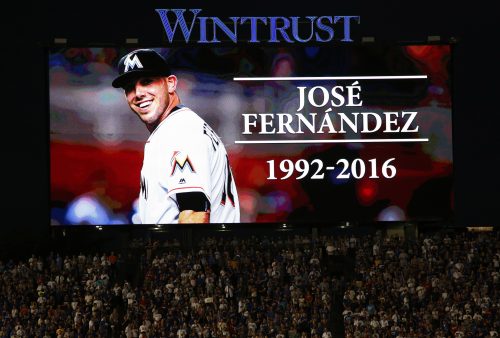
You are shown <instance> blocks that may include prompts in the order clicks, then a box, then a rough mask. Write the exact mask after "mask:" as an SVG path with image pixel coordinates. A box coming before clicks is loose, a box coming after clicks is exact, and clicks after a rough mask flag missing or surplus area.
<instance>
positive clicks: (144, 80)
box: [141, 79, 153, 86]
mask: <svg viewBox="0 0 500 338" xmlns="http://www.w3.org/2000/svg"><path fill="white" fill-rule="evenodd" d="M151 82H153V80H152V79H143V80H141V84H142V85H143V86H147V85H148V84H150V83H151Z"/></svg>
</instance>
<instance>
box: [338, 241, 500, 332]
mask: <svg viewBox="0 0 500 338" xmlns="http://www.w3.org/2000/svg"><path fill="white" fill-rule="evenodd" d="M363 243H364V244H363V245H361V246H359V247H358V248H357V253H356V264H357V266H356V272H357V277H356V278H355V279H354V280H353V281H352V282H351V283H350V284H349V285H348V287H347V289H346V291H345V294H344V299H343V303H344V312H343V315H344V322H345V332H346V337H497V336H498V332H499V329H500V312H499V307H500V297H499V296H500V283H499V281H500V279H499V277H500V242H499V233H498V232H494V233H490V234H487V235H479V236H478V235H475V234H470V233H460V234H444V233H435V234H433V236H422V237H421V240H418V241H416V242H410V241H403V240H401V239H400V238H397V237H393V238H388V237H386V238H382V237H374V238H371V239H370V240H367V241H363Z"/></svg>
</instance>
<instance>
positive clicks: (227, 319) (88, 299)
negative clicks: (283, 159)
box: [0, 232, 500, 338]
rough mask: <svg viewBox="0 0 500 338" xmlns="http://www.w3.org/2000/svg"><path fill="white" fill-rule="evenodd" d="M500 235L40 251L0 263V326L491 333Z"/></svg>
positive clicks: (78, 332) (1, 332) (188, 333)
mask: <svg viewBox="0 0 500 338" xmlns="http://www.w3.org/2000/svg"><path fill="white" fill-rule="evenodd" d="M498 240H499V236H498V232H494V233H489V234H488V235H486V236H481V235H475V234H462V233H457V234H455V233H453V234H442V233H437V234H435V235H433V236H421V239H419V240H417V241H404V240H402V239H400V238H397V237H392V238H389V237H383V236H381V235H380V234H378V235H374V236H371V235H367V236H362V237H355V236H342V237H332V236H328V237H327V236H322V237H319V238H315V239H313V238H311V237H310V236H292V237H288V238H283V237H282V238H278V237H276V238H271V237H265V236H259V237H257V236H253V237H251V238H246V239H243V238H239V239H237V238H230V239H226V238H222V237H221V238H215V237H209V238H204V239H203V240H202V241H201V242H200V243H198V244H197V245H196V248H195V249H192V250H186V249H183V248H182V247H181V245H180V243H179V242H178V241H172V240H171V241H169V242H165V243H164V244H160V243H159V242H154V241H153V242H142V241H141V240H134V241H132V242H131V245H130V248H128V250H129V252H128V253H120V254H115V253H114V252H110V253H107V254H88V253H80V254H78V255H66V256H63V255H59V254H54V253H51V254H49V255H48V256H47V257H45V258H42V257H37V256H35V255H33V256H32V257H31V258H29V259H28V260H26V261H19V262H14V261H12V260H9V261H6V262H0V312H1V317H0V337H58V338H59V337H61V338H62V337H127V338H128V337H277V338H285V337H291V338H293V337H320V338H328V337H333V336H338V335H339V333H340V334H341V333H342V332H340V331H339V330H344V331H343V333H344V334H345V335H346V336H347V337H494V336H498V331H499V327H500V315H499V312H498V308H499V303H500V298H499V277H500V244H499V241H498ZM130 250H131V251H130ZM131 252H132V253H133V255H131V254H130V253H131ZM338 255H354V256H355V262H356V263H355V264H356V265H355V270H354V271H355V275H354V278H352V279H351V280H350V281H344V280H343V279H342V280H341V279H339V276H338V275H335V276H334V275H332V273H331V271H330V270H329V265H328V263H329V262H331V260H334V259H335V257H338ZM127 257H128V258H127ZM130 257H134V258H136V262H137V264H135V267H134V269H133V270H134V271H133V272H134V273H133V274H134V275H136V276H138V277H139V278H136V279H135V280H131V279H130V278H128V277H130V274H127V273H124V270H130V269H131V266H130V265H127V263H126V262H127V260H128V259H129V258H130ZM129 272H130V271H129ZM336 290H341V292H340V298H341V299H342V296H343V307H342V302H340V303H339V304H338V308H335V307H334V306H333V304H334V303H335V302H334V301H333V297H335V294H336ZM334 311H338V312H339V313H342V315H343V324H344V329H342V328H341V327H339V326H338V325H336V323H335V321H334V316H333V312H334ZM341 323H342V320H341ZM336 330H337V331H336Z"/></svg>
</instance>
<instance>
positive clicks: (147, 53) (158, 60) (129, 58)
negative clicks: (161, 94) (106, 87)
mask: <svg viewBox="0 0 500 338" xmlns="http://www.w3.org/2000/svg"><path fill="white" fill-rule="evenodd" d="M118 74H119V76H118V77H117V78H116V79H114V80H113V83H112V85H113V87H115V88H123V87H124V86H125V85H126V84H127V83H128V82H129V81H130V80H132V79H133V78H137V77H140V76H168V75H171V74H172V73H171V71H170V67H169V66H168V63H167V61H165V59H164V58H163V57H162V56H161V55H160V54H158V53H157V52H156V51H154V50H152V49H137V50H134V51H132V52H130V53H128V54H127V55H125V56H123V57H122V58H121V59H120V62H118Z"/></svg>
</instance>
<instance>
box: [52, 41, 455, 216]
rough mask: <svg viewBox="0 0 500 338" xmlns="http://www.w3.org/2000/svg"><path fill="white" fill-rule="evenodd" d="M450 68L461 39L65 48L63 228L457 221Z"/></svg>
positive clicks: (59, 67)
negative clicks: (454, 42) (420, 42)
mask: <svg viewBox="0 0 500 338" xmlns="http://www.w3.org/2000/svg"><path fill="white" fill-rule="evenodd" d="M450 59H451V48H450V46H449V45H407V46H400V45H397V46H395V45H390V46H389V45H376V44H367V45H349V46H324V45H321V46H307V47H305V46H251V47H248V46H231V47H218V48H214V47H205V48H204V47H175V48H154V47H152V48H140V49H132V48H125V47H122V48H102V47H99V48H97V47H96V48H88V47H87V48H69V47H64V48H62V47H61V48H52V49H51V50H50V51H49V65H48V67H49V93H50V165H51V168H50V169H51V170H50V172H51V177H50V184H51V196H50V201H51V205H50V208H51V210H50V214H51V224H52V225H84V224H85V225H111V224H141V223H142V224H169V223H184V222H194V223H203V222H211V223H236V222H237V223H256V222H258V223H261V222H262V223H276V222H280V223H281V222H288V223H293V222H296V223H310V224H314V223H329V222H336V221H353V222H375V221H426V220H448V219H450V218H451V217H452V216H453V182H452V174H453V159H452V101H451V79H450ZM164 60H166V63H165V61H164ZM119 76H120V77H119ZM118 77H119V78H118ZM117 78H118V80H117ZM198 216H199V217H198Z"/></svg>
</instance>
